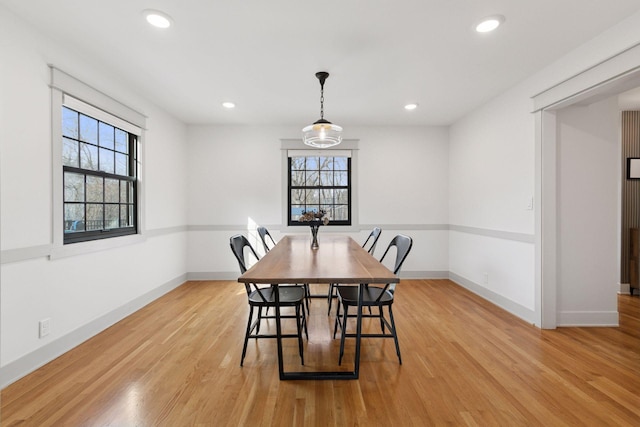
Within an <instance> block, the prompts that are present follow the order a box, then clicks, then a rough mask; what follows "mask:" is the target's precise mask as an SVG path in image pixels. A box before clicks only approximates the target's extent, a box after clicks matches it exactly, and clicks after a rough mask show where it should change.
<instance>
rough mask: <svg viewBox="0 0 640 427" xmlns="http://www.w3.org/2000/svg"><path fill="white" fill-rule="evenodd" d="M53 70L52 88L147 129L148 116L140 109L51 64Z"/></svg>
mask: <svg viewBox="0 0 640 427" xmlns="http://www.w3.org/2000/svg"><path fill="white" fill-rule="evenodd" d="M49 68H50V70H51V88H54V89H58V90H60V91H61V92H64V93H67V94H69V95H72V96H73V97H74V98H76V99H81V100H83V101H84V102H87V103H89V104H91V105H93V106H95V107H96V108H99V109H101V110H104V111H108V112H109V113H111V114H113V115H114V116H116V117H119V118H121V119H122V120H124V121H126V122H129V123H131V124H133V125H136V126H138V127H140V128H142V129H146V123H147V117H146V116H145V115H144V114H142V113H139V112H138V111H136V110H134V109H133V108H130V107H128V106H126V105H124V104H123V103H121V102H120V101H117V100H115V99H113V98H112V97H110V96H109V95H107V94H105V93H103V92H101V91H99V90H98V89H95V88H93V87H91V86H89V85H88V84H86V83H84V82H82V81H80V80H78V79H76V78H75V77H73V76H71V75H69V74H67V73H65V72H64V71H62V70H60V69H58V68H56V67H55V66H53V65H49Z"/></svg>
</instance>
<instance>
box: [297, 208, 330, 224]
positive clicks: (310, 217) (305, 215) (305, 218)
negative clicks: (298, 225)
mask: <svg viewBox="0 0 640 427" xmlns="http://www.w3.org/2000/svg"><path fill="white" fill-rule="evenodd" d="M299 221H300V222H311V221H321V222H322V225H327V224H329V217H328V216H327V211H325V210H322V209H320V210H319V211H302V215H300V218H299ZM318 225H320V224H318Z"/></svg>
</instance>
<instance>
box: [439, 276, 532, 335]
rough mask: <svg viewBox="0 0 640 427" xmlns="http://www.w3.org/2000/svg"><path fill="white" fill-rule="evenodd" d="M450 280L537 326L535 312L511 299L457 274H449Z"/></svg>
mask: <svg viewBox="0 0 640 427" xmlns="http://www.w3.org/2000/svg"><path fill="white" fill-rule="evenodd" d="M449 280H451V281H453V282H455V283H456V284H458V285H460V286H462V287H463V288H465V289H467V290H468V291H471V292H473V293H474V294H476V295H478V296H480V297H482V298H483V299H485V300H487V301H489V302H490V303H492V304H494V305H497V306H498V307H500V308H502V309H504V310H506V311H508V312H509V313H511V314H513V315H514V316H517V317H519V318H521V319H523V320H524V321H526V322H528V323H531V324H535V311H533V310H530V309H528V308H526V307H524V306H522V305H520V304H518V303H515V302H513V301H511V300H510V299H507V298H505V297H503V296H502V295H500V294H497V293H495V292H493V291H491V290H489V289H487V288H485V287H484V286H480V285H479V284H477V283H475V282H473V281H471V280H469V279H467V278H465V277H462V276H459V275H457V274H455V273H452V272H449Z"/></svg>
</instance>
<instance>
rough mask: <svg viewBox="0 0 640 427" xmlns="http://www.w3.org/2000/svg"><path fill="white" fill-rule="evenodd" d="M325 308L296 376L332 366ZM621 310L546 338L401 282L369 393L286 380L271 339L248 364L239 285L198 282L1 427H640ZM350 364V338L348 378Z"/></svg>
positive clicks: (314, 315) (623, 299) (59, 362)
mask: <svg viewBox="0 0 640 427" xmlns="http://www.w3.org/2000/svg"><path fill="white" fill-rule="evenodd" d="M321 292H326V285H322V284H313V285H312V293H321ZM326 309H327V306H326V301H325V300H323V299H314V300H313V301H312V304H311V315H310V316H309V340H308V341H306V340H305V366H301V365H300V359H299V357H298V354H297V351H298V350H297V344H296V340H295V339H293V340H291V339H290V340H284V352H285V360H286V364H287V369H293V370H304V369H317V368H320V369H322V368H327V369H333V368H335V365H336V364H337V359H338V350H339V340H337V339H336V340H334V339H332V332H333V321H334V317H333V313H332V315H331V316H327V314H326ZM619 310H620V327H618V328H560V329H557V330H553V331H543V330H540V329H537V328H535V327H533V326H532V325H530V324H527V323H526V322H524V321H522V320H520V319H517V318H515V317H513V316H512V315H510V314H509V313H507V312H505V311H504V310H501V309H499V308H497V307H496V306H494V305H492V304H490V303H488V302H487V301H484V300H482V299H481V298H479V297H478V296H476V295H474V294H472V293H470V292H468V291H466V290H465V289H463V288H461V287H459V286H457V285H455V284H454V283H453V282H450V281H448V280H403V281H402V282H401V283H400V284H399V285H398V288H397V293H396V302H395V303H394V314H395V316H396V323H397V327H398V335H399V340H400V346H401V351H402V356H403V364H402V365H399V364H398V360H397V357H396V354H395V347H394V345H393V341H392V340H381V339H364V340H363V342H362V355H361V370H360V379H359V380H356V381H280V380H279V379H278V367H277V355H276V346H275V341H274V340H264V339H263V340H257V341H256V340H252V341H250V342H249V346H248V350H247V357H246V359H245V365H244V367H240V366H239V365H240V354H241V350H242V339H243V336H244V329H245V326H246V319H247V313H248V308H247V304H246V294H245V292H244V288H243V286H242V285H241V284H239V283H237V282H233V281H210V282H188V283H185V284H184V285H182V286H180V287H179V288H177V289H175V290H174V291H172V292H170V293H168V294H167V295H165V296H163V297H162V298H160V299H158V300H156V301H154V302H153V303H151V304H149V305H148V306H146V307H144V308H142V309H141V310H139V311H138V312H136V313H134V314H133V315H131V316H129V317H128V318H126V319H124V320H122V321H121V322H119V323H118V324H116V325H114V326H112V327H111V328H109V329H107V330H105V331H104V332H103V333H101V334H99V335H97V336H96V337H93V338H92V339H90V340H88V341H87V342H85V343H83V344H82V345H80V346H78V347H77V348H75V349H73V350H72V351H70V352H68V353H66V354H64V355H62V356H61V357H59V358H58V359H56V360H54V361H52V362H51V363H49V364H47V365H46V366H44V367H42V368H40V369H38V370H37V371H35V372H33V373H32V374H30V375H28V376H27V377H25V378H23V379H21V380H19V381H17V382H16V383H14V384H12V385H10V386H9V387H7V388H6V389H4V390H2V394H1V405H2V406H1V412H0V416H1V417H2V418H1V425H2V426H3V427H4V426H38V427H41V426H104V425H117V426H172V427H173V426H214V425H215V426H237V425H251V426H289V425H305V426H326V425H329V426H344V425H365V424H366V425H373V426H376V425H384V426H395V425H397V426H413V425H415V426H424V425H442V424H450V425H468V426H473V425H478V426H490V425H509V426H518V425H522V426H532V425H534V426H535V425H540V426H543V425H544V426H548V425H584V424H589V425H617V426H625V425H628V426H636V425H640V369H639V368H638V366H640V298H638V297H637V296H634V297H631V296H628V295H620V296H619ZM350 323H352V322H350ZM263 328H264V330H265V331H274V330H275V324H274V323H273V321H272V320H271V321H268V322H265V323H264V325H263ZM287 328H291V324H289V325H287ZM363 328H364V330H371V331H374V330H377V328H379V324H378V323H377V322H375V321H364V322H363ZM353 353H354V341H353V340H352V339H348V340H347V343H346V348H345V359H344V361H343V365H347V366H346V367H345V369H349V364H351V363H353Z"/></svg>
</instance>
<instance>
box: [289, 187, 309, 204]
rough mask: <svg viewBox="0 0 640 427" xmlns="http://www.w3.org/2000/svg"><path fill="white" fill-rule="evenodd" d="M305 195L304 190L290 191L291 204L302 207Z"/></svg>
mask: <svg viewBox="0 0 640 427" xmlns="http://www.w3.org/2000/svg"><path fill="white" fill-rule="evenodd" d="M305 195H306V193H305V190H291V204H292V205H304V202H305Z"/></svg>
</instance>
